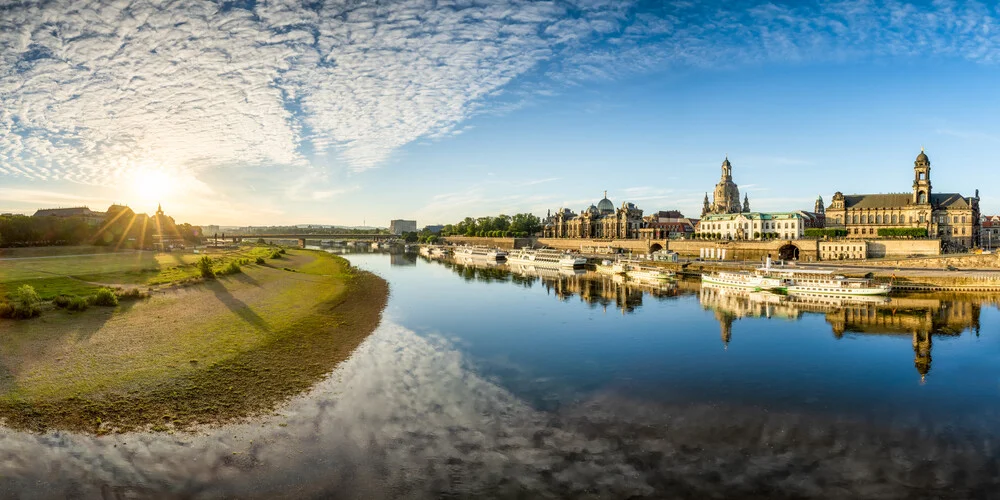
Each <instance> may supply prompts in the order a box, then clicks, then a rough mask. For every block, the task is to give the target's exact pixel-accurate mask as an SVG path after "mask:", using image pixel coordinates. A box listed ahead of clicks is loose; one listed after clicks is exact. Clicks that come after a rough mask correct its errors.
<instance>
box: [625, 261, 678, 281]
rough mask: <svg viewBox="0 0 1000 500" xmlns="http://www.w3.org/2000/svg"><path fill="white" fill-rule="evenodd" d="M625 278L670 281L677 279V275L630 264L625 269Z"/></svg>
mask: <svg viewBox="0 0 1000 500" xmlns="http://www.w3.org/2000/svg"><path fill="white" fill-rule="evenodd" d="M625 276H627V277H629V278H632V279H634V280H641V281H669V280H672V279H675V278H676V277H677V275H676V274H675V273H674V272H673V271H665V270H663V269H656V268H653V267H644V266H639V265H635V264H630V265H628V266H627V268H626V269H625Z"/></svg>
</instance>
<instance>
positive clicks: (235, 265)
mask: <svg viewBox="0 0 1000 500" xmlns="http://www.w3.org/2000/svg"><path fill="white" fill-rule="evenodd" d="M242 272H243V269H241V268H240V264H239V262H236V261H235V260H234V261H230V262H229V264H228V265H227V266H226V267H223V268H222V269H221V270H219V272H218V273H216V274H219V275H221V276H225V275H227V274H239V273H242Z"/></svg>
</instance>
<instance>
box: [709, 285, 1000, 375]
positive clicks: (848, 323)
mask: <svg viewBox="0 0 1000 500" xmlns="http://www.w3.org/2000/svg"><path fill="white" fill-rule="evenodd" d="M698 297H699V300H700V302H701V305H702V307H703V308H704V309H706V310H710V311H713V313H714V314H715V318H716V319H717V320H718V321H719V325H720V330H721V337H722V343H723V346H724V347H728V346H729V343H730V342H731V341H732V337H733V331H732V330H733V323H734V321H736V320H739V319H741V318H745V317H753V318H784V319H790V320H796V319H798V318H800V317H801V316H802V315H804V314H822V315H824V317H825V319H826V322H827V323H828V324H829V325H830V327H831V330H832V332H833V335H834V336H835V337H836V338H838V339H839V338H842V337H843V336H844V335H845V334H860V335H899V336H903V335H906V336H909V337H911V339H912V346H913V353H914V360H913V364H914V368H916V370H917V373H919V374H920V377H921V380H923V379H924V378H925V377H926V375H927V374H928V373H929V372H930V369H931V347H932V345H933V338H934V336H935V335H944V336H951V337H957V336H959V335H961V334H962V333H963V332H966V331H969V332H973V333H974V334H975V335H976V336H978V335H979V328H980V323H979V316H980V311H981V309H982V307H983V305H987V304H991V303H992V304H997V300H998V297H996V296H993V297H981V296H976V295H969V294H965V295H915V296H908V297H893V298H884V297H856V298H828V297H808V296H807V297H801V296H786V295H778V294H773V293H769V292H750V291H746V290H741V289H734V288H726V287H716V286H711V285H703V286H702V288H701V291H700V292H699V294H698Z"/></svg>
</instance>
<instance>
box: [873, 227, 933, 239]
mask: <svg viewBox="0 0 1000 500" xmlns="http://www.w3.org/2000/svg"><path fill="white" fill-rule="evenodd" d="M878 235H879V236H882V237H904V238H926V237H927V228H925V227H883V228H879V230H878Z"/></svg>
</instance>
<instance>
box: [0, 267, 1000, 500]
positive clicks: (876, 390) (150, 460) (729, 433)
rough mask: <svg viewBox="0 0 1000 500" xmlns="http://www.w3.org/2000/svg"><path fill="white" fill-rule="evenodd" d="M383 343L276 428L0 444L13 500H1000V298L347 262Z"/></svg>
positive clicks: (1, 470)
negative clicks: (375, 282)
mask: <svg viewBox="0 0 1000 500" xmlns="http://www.w3.org/2000/svg"><path fill="white" fill-rule="evenodd" d="M347 257H348V258H349V259H350V260H351V261H352V263H354V264H355V265H358V266H360V267H362V268H365V269H369V270H371V271H374V272H376V273H378V274H379V275H381V276H383V277H384V278H386V279H387V280H388V281H389V283H390V287H391V297H390V300H389V305H388V307H387V309H386V311H385V314H384V319H383V322H382V324H381V325H380V326H379V328H378V329H377V330H376V332H375V333H373V334H372V336H371V337H370V338H369V339H368V340H367V341H365V343H364V344H362V345H361V347H359V349H358V350H357V351H356V352H355V353H354V355H353V356H352V357H351V358H350V359H349V360H347V361H346V362H344V363H343V364H341V365H340V367H339V368H338V369H337V370H336V371H335V372H334V373H333V374H331V376H330V377H329V378H328V379H326V380H325V381H323V382H321V383H319V384H318V385H317V386H315V387H314V388H313V389H312V390H311V391H309V392H308V393H307V394H303V395H301V396H300V397H297V398H295V399H294V400H292V401H291V402H289V404H287V405H286V406H284V407H283V408H281V409H280V410H279V411H277V412H276V413H275V414H274V415H271V416H268V417H264V418H261V419H255V420H253V421H250V422H246V423H242V424H234V425H228V426H224V427H221V428H213V429H206V430H203V431H200V432H197V433H194V434H125V435H113V436H104V437H93V436H84V435H76V434H69V433H50V434H45V435H37V434H26V433H21V432H14V431H10V430H3V431H0V496H2V497H20V498H50V497H95V498H101V497H104V498H136V497H178V498H191V497H196V498H214V497H220V496H229V497H253V498H331V497H333V498H439V497H460V498H464V497H473V496H475V497H488V498H489V497H519V498H556V497H572V498H664V497H666V498H725V497H728V498H802V497H813V498H902V497H907V498H1000V493H998V492H1000V311H998V308H997V301H998V297H997V296H993V297H989V296H972V295H951V296H945V295H910V296H901V297H893V298H892V299H890V300H889V301H887V302H851V303H843V302H840V301H829V300H827V301H823V300H812V301H803V300H795V299H789V298H787V297H781V296H772V295H767V294H741V293H735V292H731V291H726V290H718V289H702V288H701V286H700V284H699V283H698V282H686V281H682V282H680V283H678V284H677V285H676V286H655V285H652V286H651V285H643V284H640V283H634V282H626V281H623V280H621V279H616V278H612V277H608V276H601V275H596V274H594V273H590V272H586V273H584V272H567V271H561V272H560V271H537V270H532V269H520V268H515V269H513V270H512V269H510V268H509V267H507V266H485V265H471V264H469V265H463V264H456V263H453V262H440V261H430V260H426V259H424V258H423V257H418V256H417V255H413V254H408V255H392V256H390V255H388V254H354V255H348V256H347Z"/></svg>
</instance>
